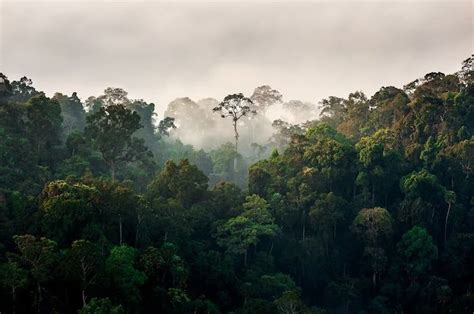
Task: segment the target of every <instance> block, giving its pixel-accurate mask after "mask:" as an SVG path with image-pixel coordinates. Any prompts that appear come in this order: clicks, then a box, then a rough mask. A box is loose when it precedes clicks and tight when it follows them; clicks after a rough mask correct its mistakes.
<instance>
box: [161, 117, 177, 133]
mask: <svg viewBox="0 0 474 314" xmlns="http://www.w3.org/2000/svg"><path fill="white" fill-rule="evenodd" d="M171 129H176V125H175V124H174V118H171V117H165V118H164V119H163V120H161V121H160V123H159V124H158V133H159V134H160V135H162V136H169V135H170V130H171Z"/></svg>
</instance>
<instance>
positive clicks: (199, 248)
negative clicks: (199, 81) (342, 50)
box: [0, 57, 474, 313]
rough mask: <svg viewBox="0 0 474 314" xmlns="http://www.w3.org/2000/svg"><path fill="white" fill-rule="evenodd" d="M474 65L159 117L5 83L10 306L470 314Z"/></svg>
mask: <svg viewBox="0 0 474 314" xmlns="http://www.w3.org/2000/svg"><path fill="white" fill-rule="evenodd" d="M473 60H474V58H473V57H470V58H468V59H466V60H465V61H463V63H462V65H461V68H460V70H459V71H458V72H456V73H453V74H443V73H439V72H433V73H428V74H426V75H425V76H424V77H423V78H419V79H416V80H414V81H412V82H409V83H407V84H406V85H405V86H402V87H394V86H386V87H381V88H380V89H379V90H378V91H377V92H376V93H375V94H374V95H372V96H368V95H365V94H364V93H363V92H362V91H354V92H353V93H350V94H349V95H348V96H347V97H346V98H344V97H336V96H330V97H328V98H326V99H323V100H321V101H320V102H319V107H318V106H316V105H313V104H312V103H307V102H303V101H299V100H289V101H287V100H284V96H283V95H281V93H280V92H278V90H276V89H273V88H272V87H270V86H267V85H263V86H260V87H257V88H256V89H255V91H254V92H253V94H252V95H251V96H250V97H249V98H246V97H245V96H243V95H242V94H230V95H229V96H227V97H226V98H224V99H223V100H222V101H218V100H215V99H212V98H207V99H203V100H200V101H197V102H195V101H193V100H191V99H189V98H178V99H176V100H174V101H173V102H171V103H170V104H169V105H168V108H167V110H166V111H165V117H164V118H163V119H162V120H161V121H158V119H157V118H156V116H155V114H154V111H155V105H154V104H153V103H147V102H145V101H143V100H140V99H129V96H128V94H127V92H126V91H124V90H123V89H120V88H107V89H105V91H104V93H103V95H98V96H92V97H89V98H85V100H84V101H81V98H80V97H79V95H77V94H76V93H73V94H71V95H64V94H61V93H56V94H55V95H54V96H53V97H51V98H50V97H47V96H46V95H45V94H44V93H43V92H41V91H38V90H36V88H35V86H34V84H33V82H32V80H31V79H29V78H26V77H23V78H20V79H19V80H17V81H15V80H12V81H10V80H9V78H8V77H7V76H6V75H4V74H0V311H1V312H2V313H56V312H57V313H229V312H232V313H472V311H473V309H474V295H473V293H472V289H473V283H474V267H473V265H474V175H473V173H472V172H473V164H474V69H473ZM213 108H214V109H215V110H214V111H215V112H218V113H220V114H221V115H222V116H223V117H224V118H228V117H230V119H222V118H221V117H220V116H219V115H218V114H216V113H215V112H214V111H213ZM272 111H273V113H272ZM275 112H280V113H283V114H282V116H279V117H278V116H275V115H274V113H275ZM254 113H256V114H254ZM316 113H319V116H318V117H317V116H316ZM272 116H273V117H275V119H271V117H272ZM285 116H286V119H285ZM247 117H248V118H249V119H246V118H247ZM241 118H242V119H241ZM250 118H251V119H250ZM233 140H235V142H234V143H232V141H233ZM237 140H238V145H237ZM237 148H238V150H237Z"/></svg>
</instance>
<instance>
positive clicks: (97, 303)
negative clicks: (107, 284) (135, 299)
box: [79, 298, 125, 314]
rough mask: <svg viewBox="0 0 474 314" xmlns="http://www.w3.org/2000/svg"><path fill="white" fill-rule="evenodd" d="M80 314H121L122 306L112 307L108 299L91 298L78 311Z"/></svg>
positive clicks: (122, 311)
mask: <svg viewBox="0 0 474 314" xmlns="http://www.w3.org/2000/svg"><path fill="white" fill-rule="evenodd" d="M79 313H80V314H123V313H125V311H124V310H123V307H122V305H113V304H112V302H111V301H110V300H109V299H108V298H105V299H98V298H93V299H92V300H91V301H90V302H89V303H88V304H87V305H86V306H84V307H83V308H82V309H81V310H80V311H79Z"/></svg>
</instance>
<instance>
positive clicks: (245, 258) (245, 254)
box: [244, 250, 247, 268]
mask: <svg viewBox="0 0 474 314" xmlns="http://www.w3.org/2000/svg"><path fill="white" fill-rule="evenodd" d="M244 266H245V268H247V250H245V253H244Z"/></svg>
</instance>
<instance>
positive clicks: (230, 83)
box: [0, 0, 474, 113]
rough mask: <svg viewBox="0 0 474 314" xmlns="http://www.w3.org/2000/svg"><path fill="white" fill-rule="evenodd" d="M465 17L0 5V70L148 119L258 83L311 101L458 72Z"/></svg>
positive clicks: (312, 8)
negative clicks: (121, 96)
mask: <svg viewBox="0 0 474 314" xmlns="http://www.w3.org/2000/svg"><path fill="white" fill-rule="evenodd" d="M473 17H474V11H473V5H472V2H471V1H464V2H462V1H448V0H446V1H428V0H420V1H410V0H402V1H398V2H393V1H384V0H382V1H356V0H352V1H348V0H346V1H344V2H339V1H305V2H297V1H291V2H290V1H270V0H259V1H244V2H234V1H225V0H224V1H220V2H204V1H190V0H188V1H179V0H178V1H174V2H164V1H152V0H150V1H138V2H134V1H127V0H125V1H120V2H116V1H105V0H97V1H80V2H78V1H42V0H37V1H23V0H15V1H13V0H0V72H3V73H4V74H6V75H7V76H8V77H9V78H10V80H14V79H18V78H20V77H22V76H24V75H26V76H28V77H29V78H31V79H32V80H33V82H34V84H35V86H36V87H37V89H39V90H43V91H45V92H46V93H47V94H48V95H53V94H54V93H55V92H57V91H59V92H62V93H65V94H70V93H72V92H74V91H75V92H77V93H78V95H79V96H80V97H81V99H83V100H84V99H86V98H87V97H88V96H92V95H94V96H98V95H100V94H101V93H102V92H103V90H104V89H105V88H106V87H109V86H110V87H121V88H123V89H125V90H126V91H128V92H129V96H130V97H131V98H142V99H144V100H146V101H149V102H154V103H155V104H156V105H157V106H158V108H157V112H158V113H160V112H163V111H164V110H165V108H166V106H167V104H168V103H169V102H170V101H171V100H173V99H175V98H178V97H185V96H188V97H190V98H192V99H194V100H199V99H201V98H206V97H214V98H216V99H222V98H223V97H224V96H226V95H227V94H230V93H236V92H242V93H244V94H246V95H248V96H250V94H251V93H252V91H253V89H254V88H255V87H257V86H260V85H264V84H265V85H270V86H272V87H273V88H275V89H277V90H279V91H280V92H281V93H282V94H283V96H284V99H285V100H290V99H300V100H304V101H311V102H313V103H317V102H319V101H320V100H321V99H323V98H325V97H328V96H330V95H334V96H341V97H344V96H347V95H348V94H349V93H350V92H353V91H356V90H362V91H364V92H365V93H366V94H368V95H372V94H373V93H374V92H376V91H377V90H378V89H379V88H380V87H381V86H389V85H394V86H398V87H401V86H403V85H404V84H406V83H408V82H410V81H412V80H414V79H416V78H419V77H421V76H423V75H424V74H426V73H428V72H434V71H441V72H444V73H453V72H455V71H457V70H458V69H460V64H461V62H462V60H464V59H466V58H467V57H469V56H470V55H471V54H472V53H473V52H474V45H473V37H474V35H473V30H474V25H473Z"/></svg>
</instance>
